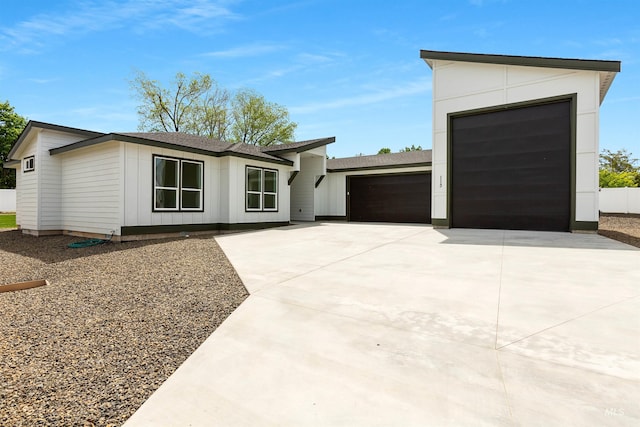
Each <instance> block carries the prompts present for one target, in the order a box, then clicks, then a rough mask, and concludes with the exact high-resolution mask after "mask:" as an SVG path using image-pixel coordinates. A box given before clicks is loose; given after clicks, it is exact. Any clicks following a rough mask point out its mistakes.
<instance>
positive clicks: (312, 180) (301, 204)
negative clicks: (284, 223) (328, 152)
mask: <svg viewBox="0 0 640 427" xmlns="http://www.w3.org/2000/svg"><path fill="white" fill-rule="evenodd" d="M325 159H326V157H318V156H313V157H303V158H302V159H301V160H300V163H301V167H300V173H299V174H298V175H296V178H295V179H294V180H293V182H292V183H291V220H292V221H314V220H315V215H316V214H315V210H314V205H315V200H314V199H315V195H314V194H315V185H316V180H317V179H318V177H319V176H320V175H322V174H323V165H324V164H326V160H325Z"/></svg>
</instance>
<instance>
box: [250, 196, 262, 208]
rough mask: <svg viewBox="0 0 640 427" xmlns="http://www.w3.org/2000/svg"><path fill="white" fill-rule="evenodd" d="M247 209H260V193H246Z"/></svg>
mask: <svg viewBox="0 0 640 427" xmlns="http://www.w3.org/2000/svg"><path fill="white" fill-rule="evenodd" d="M247 209H260V194H254V193H249V194H247Z"/></svg>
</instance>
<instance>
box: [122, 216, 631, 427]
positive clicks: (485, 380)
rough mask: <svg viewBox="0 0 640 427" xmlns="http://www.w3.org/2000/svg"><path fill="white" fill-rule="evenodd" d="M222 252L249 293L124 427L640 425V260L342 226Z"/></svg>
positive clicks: (430, 232) (516, 236) (243, 241)
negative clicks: (197, 426)
mask: <svg viewBox="0 0 640 427" xmlns="http://www.w3.org/2000/svg"><path fill="white" fill-rule="evenodd" d="M217 240H218V242H219V244H220V245H221V246H222V248H223V250H224V251H225V253H226V254H227V256H228V257H229V259H230V260H231V262H232V263H233V265H234V266H235V267H236V269H237V271H238V273H239V274H240V277H241V278H242V280H243V281H244V283H245V285H246V286H247V288H248V289H249V291H250V292H251V296H250V297H249V298H248V299H247V300H246V301H245V302H244V303H243V304H242V305H241V306H240V308H239V309H238V310H236V311H235V312H234V313H233V314H232V315H231V316H230V317H229V318H228V319H227V320H226V321H225V322H224V323H223V324H222V325H221V326H220V327H219V328H218V330H217V331H216V332H215V333H214V334H212V335H211V336H210V337H209V338H208V339H207V340H206V341H205V342H204V343H203V344H202V346H201V347H200V348H198V350H197V351H196V352H195V353H194V354H193V355H192V356H191V357H190V358H189V359H188V360H187V361H186V362H185V363H184V364H183V365H182V366H181V367H180V368H179V369H178V370H177V371H176V372H175V373H174V374H173V375H172V376H171V377H170V378H169V379H168V380H167V381H166V382H165V383H164V384H163V385H162V386H161V387H160V389H159V390H158V391H156V393H154V394H153V395H152V396H151V398H150V399H149V400H148V401H147V402H145V404H144V405H143V406H142V407H141V408H140V409H139V410H138V411H137V412H136V413H135V414H134V416H133V417H131V419H130V420H129V421H128V422H127V423H126V424H125V425H126V426H128V427H129V426H151V425H153V426H157V425H171V426H173V425H175V426H182V425H194V426H195V425H227V426H249V425H261V426H263V425H266V426H269V425H279V426H305V425H309V426H327V425H331V426H423V425H498V426H500V425H504V426H510V425H532V424H534V425H554V424H555V425H558V424H561V425H567V424H570V425H638V424H639V423H640V408H639V404H638V402H640V310H639V309H640V280H639V279H640V276H639V272H640V268H639V267H638V265H640V251H639V250H637V249H635V248H632V247H630V246H627V245H623V244H621V243H618V242H614V241H612V240H609V239H606V238H603V237H600V236H596V235H579V234H569V233H537V232H512V231H494V230H434V229H432V228H431V227H427V226H406V225H388V224H344V223H343V224H337V223H336V224H315V225H311V226H310V225H306V226H291V227H285V228H281V229H275V230H265V231H261V232H256V233H244V234H236V235H227V236H222V237H219V238H218V239H217Z"/></svg>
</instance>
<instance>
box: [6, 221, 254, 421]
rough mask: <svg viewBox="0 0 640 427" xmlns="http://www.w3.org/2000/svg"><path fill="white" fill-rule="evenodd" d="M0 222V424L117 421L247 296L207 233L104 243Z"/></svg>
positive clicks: (169, 373) (222, 254) (234, 273)
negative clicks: (23, 285) (28, 232)
mask: <svg viewBox="0 0 640 427" xmlns="http://www.w3.org/2000/svg"><path fill="white" fill-rule="evenodd" d="M79 240H82V239H78V238H74V237H68V236H51V237H39V238H35V237H31V236H24V235H22V234H21V233H20V232H19V231H15V230H10V231H2V230H0V260H1V261H2V262H1V263H0V285H2V284H9V283H13V282H18V281H26V280H36V279H47V280H48V281H49V283H50V284H49V285H48V286H43V287H39V288H34V289H29V290H23V291H16V292H4V293H0V313H2V322H0V337H1V338H0V425H3V426H5V425H6V426H51V425H64V426H94V425H95V426H105V425H107V426H109V425H121V424H122V423H124V421H126V420H127V419H128V418H129V417H130V416H131V415H132V414H133V412H135V410H136V409H137V408H138V407H139V406H140V405H141V404H142V403H143V402H144V401H145V400H146V399H147V398H148V397H149V396H150V395H151V393H152V392H153V391H155V390H156V389H157V388H158V387H159V386H160V384H162V382H163V381H164V380H166V379H167V377H168V376H169V375H171V373H173V372H174V371H175V369H176V368H177V367H178V366H179V365H180V364H181V363H182V362H183V361H184V360H185V359H186V358H187V357H188V356H189V355H190V354H191V353H192V352H193V351H194V350H195V349H196V348H197V347H198V346H199V345H200V344H201V343H202V342H203V341H204V340H205V339H206V338H207V337H208V336H209V335H210V334H211V333H212V332H213V331H214V330H215V329H216V327H217V326H218V325H219V324H220V323H222V321H223V320H224V319H225V318H226V317H227V316H229V314H231V312H233V310H234V309H235V308H236V307H237V306H238V305H239V304H240V303H241V302H242V301H243V300H244V299H245V298H246V297H247V296H248V293H247V291H246V289H245V287H244V286H243V285H242V282H241V281H240V278H239V277H238V275H237V273H236V272H235V270H234V269H233V267H232V266H231V264H230V263H229V261H228V260H227V258H226V256H225V255H224V253H223V252H222V250H221V249H220V247H219V246H218V244H217V243H216V241H215V240H214V239H213V238H212V237H210V236H209V237H190V238H182V239H174V240H158V241H146V242H129V243H121V244H118V243H113V244H111V243H109V244H105V245H101V246H94V247H89V248H84V249H69V248H67V247H66V245H67V244H68V243H70V242H73V241H79Z"/></svg>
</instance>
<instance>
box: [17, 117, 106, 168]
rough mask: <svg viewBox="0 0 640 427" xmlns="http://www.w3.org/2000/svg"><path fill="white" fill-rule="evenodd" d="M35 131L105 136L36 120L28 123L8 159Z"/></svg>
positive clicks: (88, 136) (100, 133)
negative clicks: (44, 130)
mask: <svg viewBox="0 0 640 427" xmlns="http://www.w3.org/2000/svg"><path fill="white" fill-rule="evenodd" d="M34 129H48V130H54V131H57V132H65V133H72V134H75V135H80V136H85V137H87V138H90V137H95V136H98V135H104V134H103V133H102V132H94V131H90V130H86V129H78V128H72V127H68V126H60V125H54V124H52V123H45V122H38V121H35V120H29V123H27V126H25V128H24V129H23V130H22V133H21V134H20V136H19V137H18V139H17V140H16V143H15V144H13V148H12V149H11V151H9V154H8V155H7V157H8V158H9V159H10V158H11V157H13V155H14V154H15V153H16V151H18V148H19V147H20V145H21V144H22V142H23V141H24V140H25V139H26V138H27V137H28V136H29V134H30V133H31V132H32V131H33V130H34Z"/></svg>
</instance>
